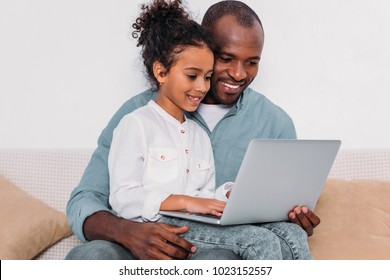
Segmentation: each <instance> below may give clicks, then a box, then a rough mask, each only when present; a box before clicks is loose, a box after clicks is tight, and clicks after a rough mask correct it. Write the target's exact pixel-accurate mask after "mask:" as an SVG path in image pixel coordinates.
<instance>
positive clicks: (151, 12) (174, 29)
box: [132, 0, 214, 90]
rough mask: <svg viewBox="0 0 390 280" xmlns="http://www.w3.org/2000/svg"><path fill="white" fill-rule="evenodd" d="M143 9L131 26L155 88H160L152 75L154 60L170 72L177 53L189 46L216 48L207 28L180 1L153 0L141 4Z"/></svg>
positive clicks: (148, 75) (147, 72)
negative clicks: (146, 3)
mask: <svg viewBox="0 0 390 280" xmlns="http://www.w3.org/2000/svg"><path fill="white" fill-rule="evenodd" d="M141 9H142V12H141V15H140V16H139V17H138V18H137V20H136V22H135V23H133V25H132V26H133V28H134V31H133V33H132V36H133V38H138V43H137V47H139V46H141V47H142V51H141V54H142V58H143V63H144V65H145V68H146V74H147V78H148V79H149V80H150V82H151V85H152V89H153V90H157V89H158V88H159V84H158V82H157V79H156V78H155V77H154V74H153V63H154V62H155V61H159V62H160V63H161V64H162V65H163V66H164V67H165V68H166V70H167V72H169V70H170V69H171V67H172V66H173V64H174V63H175V61H176V60H175V59H176V56H177V54H179V53H181V52H182V51H184V50H185V49H186V48H187V47H189V46H196V47H208V48H210V49H211V50H212V51H213V50H214V45H213V43H212V41H211V38H210V35H209V33H208V31H206V29H205V28H203V27H202V26H201V25H199V24H198V23H197V22H195V21H194V20H192V19H191V18H190V16H189V14H188V13H187V12H186V11H185V10H184V7H183V5H182V1H181V0H172V1H169V2H166V1H164V0H154V1H153V2H152V3H151V4H150V5H145V4H144V5H142V6H141Z"/></svg>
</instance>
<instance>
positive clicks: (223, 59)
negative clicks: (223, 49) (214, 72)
mask: <svg viewBox="0 0 390 280" xmlns="http://www.w3.org/2000/svg"><path fill="white" fill-rule="evenodd" d="M219 60H221V61H222V62H223V63H228V62H230V61H231V58H230V57H223V56H220V57H219Z"/></svg>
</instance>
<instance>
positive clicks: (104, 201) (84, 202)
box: [67, 88, 296, 241]
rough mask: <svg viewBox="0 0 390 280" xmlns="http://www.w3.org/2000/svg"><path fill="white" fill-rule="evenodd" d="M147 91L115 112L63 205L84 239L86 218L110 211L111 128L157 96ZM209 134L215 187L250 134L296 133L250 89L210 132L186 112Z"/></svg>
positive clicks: (236, 162) (230, 173) (235, 165)
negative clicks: (109, 156)
mask: <svg viewBox="0 0 390 280" xmlns="http://www.w3.org/2000/svg"><path fill="white" fill-rule="evenodd" d="M155 97H156V93H155V92H152V91H151V90H146V91H145V92H143V93H141V94H139V95H136V96H134V97H133V98H131V99H129V100H128V101H126V102H125V103H124V104H123V105H122V107H121V108H120V109H119V110H118V111H117V112H116V114H115V115H114V116H113V118H112V119H111V121H110V122H109V123H108V125H107V126H106V128H105V129H104V130H103V132H102V133H101V135H100V137H99V140H98V147H97V149H96V150H95V152H94V153H93V155H92V158H91V160H90V162H89V164H88V166H87V168H86V170H85V172H84V174H83V176H82V178H81V181H80V183H79V185H78V186H77V187H76V188H75V189H74V190H73V192H72V194H71V196H70V199H69V201H68V205H67V215H68V219H69V223H70V225H71V227H72V229H73V232H74V233H75V235H76V236H77V237H78V238H79V239H80V240H81V241H86V239H85V237H84V234H83V224H84V220H85V219H86V218H87V217H88V216H90V215H92V214H93V213H95V212H97V211H102V210H103V211H112V210H111V207H110V205H109V203H108V197H109V191H110V188H109V174H108V166H107V160H108V153H109V149H110V145H111V141H112V133H113V130H114V129H115V127H116V126H117V125H118V123H119V121H120V120H121V119H122V117H123V116H124V115H127V114H129V113H131V112H132V111H134V110H135V109H137V108H139V107H141V106H144V105H146V104H147V103H148V101H149V100H151V99H155ZM187 117H188V118H191V119H193V120H194V121H196V122H197V123H198V124H199V125H200V126H201V127H203V128H204V129H205V130H206V132H207V133H208V135H209V136H210V139H211V143H212V146H213V152H214V160H215V170H216V186H220V185H221V184H223V183H225V182H228V181H230V182H234V181H235V178H236V175H237V172H238V169H239V167H240V165H241V162H242V159H243V158H244V154H245V151H246V149H247V147H248V144H249V142H250V141H251V140H252V139H256V138H258V139H295V138H296V132H295V127H294V124H293V122H292V120H291V118H290V117H289V116H288V115H287V114H286V113H285V112H284V111H283V110H282V109H281V108H279V107H278V106H276V105H275V104H273V103H272V102H271V101H270V100H268V99H267V98H266V97H265V96H263V95H262V94H260V93H257V92H255V91H254V90H252V89H250V88H248V89H246V90H245V91H244V93H243V94H242V96H241V97H240V99H239V100H238V101H237V103H236V105H235V106H233V108H232V109H231V110H230V111H229V112H228V113H227V114H226V115H225V116H224V117H223V118H222V119H221V120H220V121H219V123H218V124H217V125H216V127H215V128H214V130H213V131H210V130H209V128H208V126H207V124H206V123H205V121H204V120H203V118H202V117H201V115H200V114H199V113H198V112H193V113H187Z"/></svg>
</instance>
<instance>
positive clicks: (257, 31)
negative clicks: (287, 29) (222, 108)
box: [204, 15, 264, 105]
mask: <svg viewBox="0 0 390 280" xmlns="http://www.w3.org/2000/svg"><path fill="white" fill-rule="evenodd" d="M211 31H212V35H213V39H214V40H215V42H216V43H217V46H218V51H217V53H216V54H215V64H214V73H213V77H212V80H211V88H210V91H209V92H208V94H207V95H206V97H205V99H204V103H207V104H224V105H233V104H235V103H236V102H237V99H238V98H239V97H240V95H241V93H242V92H243V91H244V89H246V88H247V87H248V86H249V84H250V83H251V82H252V81H253V79H254V78H255V77H256V75H257V72H258V69H259V62H260V57H261V52H262V50H263V42H264V34H263V30H262V28H261V26H260V24H259V23H258V22H257V21H254V23H253V25H252V26H251V27H243V26H241V25H239V23H238V22H237V20H236V19H235V17H233V16H230V15H227V16H224V17H222V18H221V19H220V20H219V21H218V22H217V23H216V24H215V25H214V27H212V29H211Z"/></svg>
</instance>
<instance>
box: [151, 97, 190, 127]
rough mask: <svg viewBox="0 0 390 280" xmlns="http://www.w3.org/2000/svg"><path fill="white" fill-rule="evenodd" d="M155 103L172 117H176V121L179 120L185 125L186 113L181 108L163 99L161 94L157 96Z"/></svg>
mask: <svg viewBox="0 0 390 280" xmlns="http://www.w3.org/2000/svg"><path fill="white" fill-rule="evenodd" d="M155 102H156V103H157V104H158V105H159V106H160V107H161V108H163V109H164V111H165V112H167V113H168V114H170V115H171V116H172V117H174V118H175V119H176V120H178V121H179V122H180V123H183V122H184V120H185V118H184V111H183V110H182V109H181V108H179V107H178V106H177V105H176V104H175V103H173V102H172V101H170V100H169V99H168V98H166V97H161V96H160V95H159V94H157V97H156V100H155Z"/></svg>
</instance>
